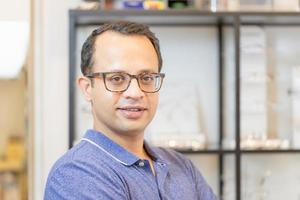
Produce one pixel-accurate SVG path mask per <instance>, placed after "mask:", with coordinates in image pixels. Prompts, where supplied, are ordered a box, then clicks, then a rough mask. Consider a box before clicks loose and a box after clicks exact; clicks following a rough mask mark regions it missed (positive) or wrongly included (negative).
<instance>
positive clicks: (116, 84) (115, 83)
mask: <svg viewBox="0 0 300 200" xmlns="http://www.w3.org/2000/svg"><path fill="white" fill-rule="evenodd" d="M86 77H88V78H97V77H102V78H103V81H104V85H105V88H106V89H107V90H108V91H111V92H124V91H126V90H127V89H128V87H129V85H130V83H131V80H132V79H133V78H135V79H136V80H137V82H138V85H139V87H140V89H141V90H142V91H143V92H147V93H155V92H158V91H159V90H160V88H161V85H162V82H163V79H164V77H165V74H163V73H148V72H145V73H141V74H138V75H131V74H128V73H125V72H96V73H92V74H88V75H86Z"/></svg>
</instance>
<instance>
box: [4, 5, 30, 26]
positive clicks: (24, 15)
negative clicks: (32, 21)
mask: <svg viewBox="0 0 300 200" xmlns="http://www.w3.org/2000/svg"><path fill="white" fill-rule="evenodd" d="M29 1H30V0H9V1H7V0H0V5H1V6H0V20H21V21H23V20H25V21H28V20H29V8H30V4H29Z"/></svg>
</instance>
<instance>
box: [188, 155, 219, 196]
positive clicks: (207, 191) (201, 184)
mask: <svg viewBox="0 0 300 200" xmlns="http://www.w3.org/2000/svg"><path fill="white" fill-rule="evenodd" d="M187 162H188V166H189V168H190V171H191V173H192V176H193V179H194V182H195V187H196V191H197V197H198V198H197V200H217V197H216V195H215V194H214V192H213V191H212V189H211V187H210V186H209V185H208V184H207V182H206V181H205V179H204V177H203V176H202V174H201V173H200V171H199V170H198V169H197V168H196V167H195V165H194V164H193V163H192V161H190V160H187Z"/></svg>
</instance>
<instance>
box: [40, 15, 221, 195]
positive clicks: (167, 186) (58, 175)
mask: <svg viewBox="0 0 300 200" xmlns="http://www.w3.org/2000/svg"><path fill="white" fill-rule="evenodd" d="M161 68H162V58H161V53H160V48H159V42H158V39H157V38H156V37H155V35H154V34H153V33H152V32H151V31H150V30H149V28H148V27H147V26H146V25H143V24H138V23H133V22H128V21H119V22H112V23H108V24H104V25H103V26H101V27H100V28H98V29H96V30H94V31H93V32H92V34H91V35H90V36H89V37H88V38H87V40H86V41H85V43H84V44H83V48H82V52H81V71H82V74H83V75H82V76H80V77H79V78H78V80H77V83H78V86H79V88H80V90H81V92H82V94H83V95H84V97H85V99H86V100H87V101H88V102H90V104H91V108H92V115H93V129H91V130H88V131H87V132H86V134H85V136H84V137H83V139H82V140H81V142H80V143H79V144H77V145H76V146H74V147H73V148H72V149H71V150H69V151H68V152H67V153H66V154H65V155H64V156H63V157H62V158H61V159H59V160H58V161H57V162H56V164H55V165H54V167H53V168H52V170H51V172H50V174H49V177H48V180H47V185H46V190H45V197H44V199H46V200H52V199H55V200H57V199H80V200H86V199H95V200H99V199H100V200H101V199H114V200H125V199H127V200H130V199H133V200H159V199H163V200H194V199H195V200H215V199H216V197H215V195H214V194H213V192H212V190H211V189H210V187H209V186H208V185H207V183H206V182H205V180H204V178H203V177H202V176H201V174H200V172H199V171H198V170H197V169H196V168H195V167H194V165H193V164H192V163H191V161H189V160H187V159H186V158H184V157H183V156H182V155H180V154H179V153H176V152H174V151H171V150H166V149H163V148H155V147H151V146H149V145H148V144H147V143H146V142H145V141H144V130H145V128H146V127H147V125H148V124H149V123H150V121H151V120H152V118H153V117H154V114H155V111H156V108H157V104H158V98H159V93H158V91H159V89H160V88H161V85H162V82H163V78H164V74H163V73H160V71H161Z"/></svg>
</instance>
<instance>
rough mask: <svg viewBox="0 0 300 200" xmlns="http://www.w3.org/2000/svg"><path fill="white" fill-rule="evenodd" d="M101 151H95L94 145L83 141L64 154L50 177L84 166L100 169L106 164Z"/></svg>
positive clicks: (56, 163) (94, 169) (90, 168)
mask: <svg viewBox="0 0 300 200" xmlns="http://www.w3.org/2000/svg"><path fill="white" fill-rule="evenodd" d="M100 153H101V151H100V152H99V151H97V152H96V151H95V148H93V146H92V145H89V144H88V143H86V142H83V141H81V142H80V143H78V144H76V145H75V146H74V147H72V148H71V149H69V150H68V151H67V152H66V153H65V154H63V155H62V156H61V157H60V158H59V159H58V160H57V161H56V162H55V163H54V165H53V167H52V168H51V171H50V173H49V177H52V176H55V174H57V173H59V174H61V173H65V172H66V171H68V170H70V169H71V170H72V171H79V170H82V168H85V169H89V170H90V171H97V170H100V168H101V167H103V166H105V165H103V164H101V163H103V161H104V156H101V155H99V154H100Z"/></svg>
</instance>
